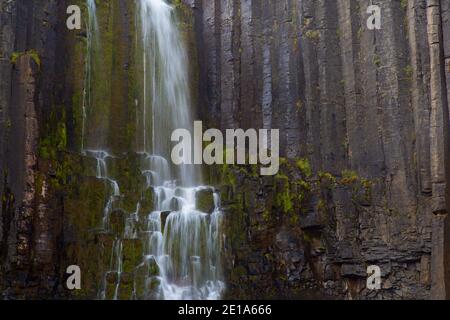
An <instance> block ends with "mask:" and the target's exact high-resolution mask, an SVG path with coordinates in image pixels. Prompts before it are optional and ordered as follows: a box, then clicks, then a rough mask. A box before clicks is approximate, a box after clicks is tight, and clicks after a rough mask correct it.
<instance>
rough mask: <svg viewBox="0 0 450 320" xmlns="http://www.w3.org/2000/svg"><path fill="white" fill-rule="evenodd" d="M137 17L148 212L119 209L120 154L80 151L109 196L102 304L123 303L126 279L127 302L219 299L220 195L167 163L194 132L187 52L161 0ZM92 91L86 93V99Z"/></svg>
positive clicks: (139, 206) (140, 1)
mask: <svg viewBox="0 0 450 320" xmlns="http://www.w3.org/2000/svg"><path fill="white" fill-rule="evenodd" d="M87 1H88V2H87V3H88V5H87V8H88V10H89V26H88V28H87V30H88V33H89V34H88V50H89V52H88V54H87V62H86V63H87V64H89V63H90V60H89V59H91V58H90V57H91V55H92V52H90V50H92V47H93V46H92V41H93V39H96V40H95V41H100V40H98V39H99V35H98V33H99V27H98V24H97V18H96V6H95V1H94V0H87ZM136 10H137V11H136V12H137V15H136V18H137V23H136V25H137V26H139V28H138V35H137V37H136V39H137V41H138V43H137V44H136V48H137V49H138V52H139V56H140V60H141V61H138V62H137V63H140V64H141V65H139V66H138V68H140V67H142V68H141V69H142V71H143V74H142V76H141V79H140V81H141V88H142V92H141V93H140V96H139V97H136V107H137V109H138V111H137V112H138V114H140V115H142V117H141V118H138V120H137V121H138V122H139V123H140V125H139V126H138V128H137V132H136V135H137V137H136V138H137V141H138V142H139V143H138V150H135V151H133V157H136V158H137V159H139V163H140V167H139V169H140V172H141V174H142V181H143V183H142V186H141V188H142V190H143V191H142V194H151V195H152V196H151V198H152V206H151V209H149V208H148V207H147V206H145V205H143V202H142V201H144V199H143V198H142V196H141V198H140V199H141V200H140V201H138V202H137V203H136V210H135V211H134V212H126V211H125V210H123V208H122V207H121V205H122V200H123V197H124V195H125V194H126V193H127V190H126V189H124V190H121V189H122V188H121V185H120V181H121V180H120V179H118V180H115V179H114V178H113V176H114V173H111V172H110V171H111V170H109V169H110V167H109V166H110V165H111V163H114V162H115V161H119V159H120V157H122V155H111V154H109V153H108V152H107V151H105V150H108V146H107V145H103V144H104V142H103V141H98V143H96V142H97V141H93V143H92V144H91V145H95V146H100V148H98V149H99V150H83V153H84V154H85V155H86V156H87V157H90V158H93V159H95V160H96V168H95V171H96V178H97V179H101V180H103V181H105V185H106V186H107V187H108V188H109V190H111V192H110V196H109V197H108V199H106V200H105V208H104V210H103V216H104V218H103V225H102V230H103V232H105V234H108V235H111V236H112V237H113V245H112V247H111V248H110V249H109V250H110V252H109V253H108V254H109V256H110V257H111V259H110V263H109V265H108V266H107V270H106V271H105V273H104V276H103V282H102V284H101V289H100V292H99V298H100V299H123V298H124V297H123V294H122V291H123V290H122V285H123V287H127V286H128V285H129V283H130V281H129V277H130V275H131V277H133V281H132V282H133V290H132V292H131V293H130V294H129V295H127V296H126V297H125V298H127V299H167V300H181V299H220V298H221V296H222V293H223V291H224V287H225V286H224V282H223V279H222V270H221V247H222V244H221V242H222V235H221V226H222V212H221V208H220V197H219V194H218V193H217V192H216V191H215V189H214V188H212V187H209V186H203V185H201V174H200V170H199V168H198V167H196V166H193V165H191V166H187V165H186V166H180V167H175V166H174V165H172V163H171V161H170V153H171V141H170V137H171V134H172V132H173V130H175V129H179V128H184V129H188V130H191V129H192V123H193V121H192V116H191V110H192V105H191V98H190V89H189V76H188V68H187V65H188V60H187V51H186V49H185V47H184V44H183V41H182V37H181V35H180V33H179V31H178V29H177V22H176V16H175V10H174V8H173V7H172V6H170V5H169V4H167V3H166V2H165V1H163V0H137V1H136ZM98 46H100V44H99V45H98ZM94 66H95V64H94ZM94 69H95V68H93V67H92V66H87V70H88V71H89V72H86V77H88V79H87V80H86V83H88V86H90V80H89V77H91V74H95V73H96V70H94ZM97 72H98V71H97ZM95 89H96V88H91V87H87V88H85V92H90V91H95ZM86 96H88V95H86ZM86 106H89V103H86V104H83V111H85V110H84V108H85V107H86ZM85 115H86V113H85ZM112 171H114V170H112ZM116 174H117V173H116ZM122 187H123V186H122ZM147 200H148V199H147ZM144 208H147V209H144ZM143 210H148V212H147V211H144V212H143ZM117 215H124V216H125V217H124V220H125V221H126V222H125V226H124V228H123V229H121V228H117V227H116V226H115V221H116V220H117ZM138 242H139V243H141V244H142V248H141V249H139V250H141V251H140V252H139V258H138V259H137V260H138V261H137V262H136V263H135V265H134V266H133V268H134V269H133V271H132V272H130V267H129V259H128V258H125V255H127V254H129V251H130V250H129V246H130V244H135V243H138ZM139 248H140V247H139ZM127 259H128V260H127ZM125 260H126V261H125ZM123 279H124V280H123ZM122 281H123V283H122Z"/></svg>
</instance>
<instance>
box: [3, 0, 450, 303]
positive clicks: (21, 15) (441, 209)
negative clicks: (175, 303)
mask: <svg viewBox="0 0 450 320" xmlns="http://www.w3.org/2000/svg"><path fill="white" fill-rule="evenodd" d="M172 2H173V3H174V4H175V5H176V6H177V9H178V12H179V14H180V16H181V17H182V22H183V23H181V24H180V27H181V28H182V29H183V35H184V36H185V40H186V41H187V42H188V45H189V54H190V55H191V61H192V66H191V74H192V88H193V91H194V92H193V96H194V98H195V100H197V101H198V109H199V110H198V114H199V115H201V116H199V118H201V119H202V120H204V121H205V122H206V123H207V124H208V126H209V127H218V128H221V129H229V128H243V129H248V128H257V129H259V128H267V129H270V128H275V129H280V133H281V135H280V144H281V153H282V156H283V159H282V165H281V169H280V173H279V174H278V175H277V176H275V177H260V176H258V175H257V174H255V172H258V170H256V169H255V168H253V167H224V168H210V169H211V177H212V178H211V180H212V181H211V182H214V184H215V185H216V187H217V188H218V190H220V191H221V198H222V203H223V207H224V210H225V220H224V221H225V227H224V229H225V230H224V231H225V243H224V247H225V248H224V250H225V259H226V261H224V263H223V265H224V266H225V267H226V278H227V288H228V292H227V297H229V298H337V299H350V298H351V299H378V298H393V299H407V298H439V299H443V298H450V296H449V295H450V256H449V255H450V248H449V244H450V222H449V219H448V209H447V208H448V207H449V205H450V204H449V199H450V198H449V194H448V185H447V184H448V182H449V181H450V176H449V168H450V167H449V163H448V162H449V155H450V154H449V150H448V148H449V141H448V137H449V133H448V128H449V123H448V119H449V114H448V105H449V99H448V97H450V34H449V32H445V31H448V30H450V3H448V1H444V0H441V1H439V0H402V1H378V4H379V5H380V7H381V15H382V28H381V30H369V29H368V28H367V26H366V20H367V18H368V16H369V15H368V14H367V13H366V10H367V7H368V6H369V5H370V4H371V3H372V1H369V0H363V1H360V0H338V1H327V0H280V1H278V0H277V1H271V0H185V1H179V0H177V1H175V0H174V1H172ZM131 3H132V2H131V1H128V0H111V1H104V2H101V5H99V15H100V17H99V23H100V25H101V28H103V30H104V31H105V32H104V33H105V38H106V39H107V40H106V42H107V43H109V45H108V46H105V47H104V48H103V50H104V60H103V61H102V64H103V65H104V75H103V76H104V77H107V78H110V79H113V81H112V82H111V83H110V85H105V86H104V87H102V91H101V92H100V94H99V96H98V97H96V98H97V99H99V100H101V101H108V103H105V108H106V106H108V108H106V109H105V112H100V113H101V114H99V115H98V118H96V117H93V119H94V122H95V121H96V123H92V124H89V126H88V128H87V131H86V135H87V139H88V141H89V138H90V137H91V138H92V145H91V146H92V147H93V148H95V142H96V141H97V140H96V139H105V140H108V141H109V142H111V143H110V145H111V146H112V148H113V150H112V151H113V152H114V153H116V154H125V153H127V152H130V151H135V150H134V144H135V139H134V132H135V130H136V128H135V123H136V116H137V115H136V114H135V112H134V111H133V110H134V109H133V106H134V103H135V100H134V99H135V94H136V92H137V91H139V87H138V86H137V85H136V83H135V75H134V74H135V73H136V72H139V71H138V70H135V69H134V68H133V66H134V65H135V63H134V59H135V52H134V50H135V49H134V42H133V39H134V38H135V32H136V30H135V29H134V26H135V23H134V17H135V13H134V12H133V8H134V5H131ZM69 4H78V5H80V6H81V7H82V8H85V6H84V1H83V0H76V1H71V2H70V3H69V1H56V0H43V1H39V3H38V2H37V1H25V0H16V1H8V0H0V134H1V135H0V137H1V138H0V193H1V195H2V205H1V207H0V292H1V293H2V297H4V298H54V297H63V298H64V297H72V298H74V297H75V298H76V297H80V298H96V294H97V293H98V287H99V285H100V284H99V282H100V281H101V279H100V278H99V274H100V273H99V272H98V271H96V267H97V266H99V265H102V263H103V262H104V260H108V259H109V258H108V257H105V256H103V255H102V254H101V250H100V249H99V248H109V247H112V245H113V244H112V243H113V241H114V239H112V238H111V235H109V234H101V233H98V232H96V231H95V230H94V229H95V227H96V226H98V223H99V220H100V219H101V217H100V216H98V215H96V214H98V213H99V210H98V208H101V207H102V206H104V201H105V197H107V196H106V194H108V192H109V191H107V190H105V189H104V186H103V184H102V183H100V182H99V181H98V180H97V179H96V178H95V165H96V164H95V162H94V163H92V159H87V158H85V157H83V156H81V155H80V154H79V151H80V148H81V144H82V142H81V135H82V124H81V123H82V121H81V117H82V92H83V86H84V79H83V70H84V69H85V67H84V61H85V58H86V57H85V44H86V34H85V30H81V31H68V30H67V29H66V27H65V19H66V14H65V12H66V8H67V6H68V5H69ZM84 14H85V12H84V9H83V15H84ZM62 57H64V58H62ZM195 62H197V63H195ZM97 80H98V81H102V79H101V77H100V78H99V79H97ZM110 115H111V116H110ZM98 128H108V130H106V131H102V132H101V133H99V132H97V131H96V130H97V129H98ZM124 132H126V134H123V133H124ZM124 158H125V157H124ZM118 161H119V160H118ZM124 161H125V160H124ZM130 163H131V164H133V162H132V161H131V160H126V161H125V164H121V163H118V164H117V165H116V167H117V170H116V171H117V172H114V174H117V179H119V180H120V179H124V181H128V182H129V181H131V182H130V184H129V185H127V184H126V185H127V186H128V188H127V189H128V192H129V195H127V197H132V195H133V194H137V193H136V192H132V191H133V183H132V182H133V177H134V171H133V170H134V169H133V168H134V167H135V166H130ZM113 167H114V166H113ZM127 167H130V168H132V169H130V170H128V169H127ZM218 177H219V178H218ZM213 178H214V179H213ZM211 200H212V199H211V198H208V201H209V203H210V202H211ZM128 202H133V201H128ZM126 203H127V199H124V204H125V205H126ZM208 207H210V204H207V207H206V208H205V211H208V210H209V209H208ZM81 209H82V211H83V212H81V211H80V210H81ZM130 210H131V208H130ZM86 212H87V213H88V215H86V214H85V213H86ZM118 227H123V226H122V225H121V224H120V223H118ZM130 248H131V249H130V250H129V252H134V251H133V250H134V249H133V248H134V244H133V243H130ZM131 256H132V255H131ZM132 260H133V259H131V258H130V261H132ZM71 264H79V265H80V266H81V267H82V269H83V270H84V269H88V272H87V273H88V275H87V276H86V282H85V284H86V285H85V288H84V290H83V292H81V293H78V294H77V293H75V294H73V293H70V292H68V291H67V290H65V289H64V287H63V285H64V279H65V269H66V268H67V266H69V265H71ZM369 265H378V266H379V267H380V268H381V271H382V289H381V290H379V291H369V290H367V289H366V279H367V274H366V270H367V267H368V266H369ZM93 266H95V267H93ZM117 277H118V275H117V274H110V275H109V276H108V277H107V279H106V280H107V281H108V283H109V282H111V283H115V282H116V280H114V279H115V278H117ZM121 277H123V278H124V279H123V283H125V284H126V283H128V282H129V279H130V277H131V275H130V274H129V273H124V274H123V275H121ZM127 279H128V280H127ZM122 290H123V292H122ZM127 290H128V287H126V286H124V288H121V292H120V293H119V296H129V292H128V291H127ZM256 293H257V294H256ZM107 295H111V292H109V293H108V292H107Z"/></svg>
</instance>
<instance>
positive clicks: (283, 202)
mask: <svg viewBox="0 0 450 320" xmlns="http://www.w3.org/2000/svg"><path fill="white" fill-rule="evenodd" d="M275 184H276V191H277V194H276V197H275V205H276V206H277V207H279V208H281V209H282V210H283V212H284V213H290V212H291V211H292V209H293V208H294V205H293V202H292V201H293V198H294V195H293V194H292V193H291V188H290V185H289V178H288V177H287V176H285V175H283V174H278V175H277V176H276V177H275Z"/></svg>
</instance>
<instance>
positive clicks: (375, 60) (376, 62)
mask: <svg viewBox="0 0 450 320" xmlns="http://www.w3.org/2000/svg"><path fill="white" fill-rule="evenodd" d="M373 64H374V65H376V66H377V67H380V66H381V58H380V56H378V55H375V56H374V57H373Z"/></svg>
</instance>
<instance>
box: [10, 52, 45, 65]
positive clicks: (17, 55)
mask: <svg viewBox="0 0 450 320" xmlns="http://www.w3.org/2000/svg"><path fill="white" fill-rule="evenodd" d="M24 55H29V56H30V57H31V59H33V61H34V62H35V63H36V65H37V66H38V67H39V69H40V68H41V58H40V56H39V53H38V52H37V51H36V50H28V51H25V52H13V53H12V54H11V59H10V61H11V64H13V65H15V64H16V63H17V60H19V58H20V57H22V56H24Z"/></svg>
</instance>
